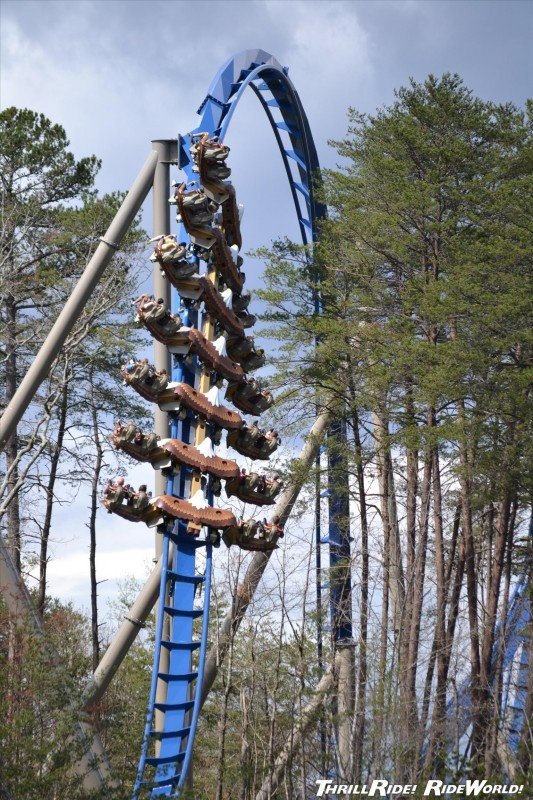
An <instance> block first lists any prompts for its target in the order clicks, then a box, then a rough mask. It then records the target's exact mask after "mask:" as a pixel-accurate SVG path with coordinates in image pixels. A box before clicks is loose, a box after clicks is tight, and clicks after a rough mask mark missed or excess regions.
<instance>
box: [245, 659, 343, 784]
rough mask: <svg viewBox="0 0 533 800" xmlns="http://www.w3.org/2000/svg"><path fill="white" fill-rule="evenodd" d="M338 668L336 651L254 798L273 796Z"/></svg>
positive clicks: (332, 684)
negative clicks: (333, 658) (331, 662)
mask: <svg viewBox="0 0 533 800" xmlns="http://www.w3.org/2000/svg"><path fill="white" fill-rule="evenodd" d="M339 668H340V656H339V653H337V655H336V657H335V660H334V662H333V664H331V665H330V666H329V667H328V669H327V670H326V672H325V673H324V674H323V675H322V677H321V679H320V681H319V683H318V686H317V687H316V689H315V693H314V695H313V697H312V699H311V700H310V701H309V703H308V704H307V705H306V706H305V708H304V709H303V711H302V716H301V719H300V722H299V724H298V725H296V727H295V730H294V732H293V734H292V736H291V737H290V739H289V741H288V742H287V744H286V745H285V747H284V748H283V749H282V750H281V752H280V754H279V755H278V757H277V758H276V760H275V762H274V765H273V766H272V771H271V772H270V774H269V775H268V776H267V778H265V780H264V781H263V784H262V786H261V788H260V789H259V791H258V792H257V794H256V796H255V798H254V800H269V798H271V797H273V795H274V792H275V791H276V789H277V788H278V786H279V785H280V783H281V781H282V780H283V776H284V775H285V770H286V769H287V767H288V765H289V764H290V763H291V761H292V759H293V756H294V753H295V752H296V751H297V750H298V749H300V748H301V746H302V743H303V740H304V737H305V735H306V733H307V731H308V730H309V729H310V728H311V726H312V725H313V723H316V719H317V712H318V711H319V709H320V707H321V706H322V705H323V704H324V701H325V700H326V698H327V697H328V696H329V693H330V692H331V690H332V689H333V687H334V686H335V682H336V675H337V672H338V670H339Z"/></svg>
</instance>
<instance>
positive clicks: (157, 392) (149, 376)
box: [120, 358, 176, 404]
mask: <svg viewBox="0 0 533 800" xmlns="http://www.w3.org/2000/svg"><path fill="white" fill-rule="evenodd" d="M120 372H121V375H122V378H123V379H124V383H127V384H128V385H129V386H132V387H133V389H135V391H136V392H138V394H140V395H141V397H144V399H145V400H148V402H149V403H157V404H159V403H164V402H170V401H171V400H172V399H173V398H174V392H173V390H172V386H175V385H176V384H170V383H169V377H168V374H167V371H166V369H161V370H156V368H155V367H153V366H152V365H151V364H150V363H149V362H148V359H147V358H143V359H142V361H130V362H129V363H128V364H124V366H123V367H121V370H120Z"/></svg>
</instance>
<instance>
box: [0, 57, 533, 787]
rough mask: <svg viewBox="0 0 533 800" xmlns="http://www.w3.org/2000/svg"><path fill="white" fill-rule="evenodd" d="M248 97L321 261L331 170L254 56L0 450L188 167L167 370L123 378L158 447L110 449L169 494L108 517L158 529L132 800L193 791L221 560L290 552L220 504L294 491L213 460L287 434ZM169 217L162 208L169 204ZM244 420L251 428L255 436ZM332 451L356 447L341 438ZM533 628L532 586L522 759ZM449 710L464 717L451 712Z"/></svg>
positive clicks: (228, 83)
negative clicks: (254, 198)
mask: <svg viewBox="0 0 533 800" xmlns="http://www.w3.org/2000/svg"><path fill="white" fill-rule="evenodd" d="M247 88H249V89H250V90H251V91H252V92H253V93H254V94H255V95H256V97H257V99H258V101H259V103H260V105H261V107H262V109H263V111H264V112H265V114H266V116H267V119H268V121H269V123H270V126H271V128H272V131H273V134H274V137H275V139H276V142H277V145H278V148H279V152H280V155H281V159H282V161H283V165H284V168H285V171H286V175H287V179H288V184H289V188H290V192H291V195H292V199H293V202H294V207H295V211H296V217H297V220H298V225H299V229H300V234H301V239H302V242H303V244H304V245H309V244H311V243H313V242H314V241H315V240H316V237H317V231H318V223H319V222H320V220H321V219H323V218H324V216H325V213H326V210H325V208H324V206H323V205H322V204H321V203H320V202H319V201H318V200H317V198H316V196H315V190H314V180H315V179H316V177H317V176H318V174H319V163H318V158H317V153H316V148H315V145H314V142H313V138H312V135H311V131H310V128H309V124H308V121H307V117H306V115H305V112H304V110H303V107H302V104H301V101H300V98H299V96H298V94H297V92H296V90H295V88H294V86H293V84H292V82H291V80H290V79H289V77H288V69H287V68H286V67H282V66H281V65H280V64H279V63H278V62H277V61H276V59H275V58H274V57H273V56H271V55H270V54H268V53H266V52H264V51H262V50H246V51H243V52H241V53H239V54H237V55H235V56H233V57H232V58H230V59H229V60H228V61H227V63H226V64H224V65H223V66H222V67H221V69H220V70H219V71H218V73H217V74H216V76H215V78H214V80H213V82H212V83H211V85H210V87H209V90H208V93H207V95H206V97H205V99H204V101H203V102H202V104H201V106H200V108H199V110H198V113H199V116H200V121H199V124H198V126H197V127H196V128H195V130H193V131H191V132H189V133H187V134H184V135H180V136H179V137H178V139H177V140H176V141H175V142H174V143H172V145H171V146H170V147H168V148H167V150H166V151H165V152H166V157H165V158H163V159H162V158H160V154H161V150H160V151H159V153H158V151H157V148H156V149H155V154H156V155H155V157H154V154H153V153H152V154H151V156H150V158H149V159H148V161H147V163H146V165H145V167H144V168H143V171H142V172H141V174H140V175H139V178H138V179H137V182H136V184H135V185H134V187H132V190H131V192H130V194H129V195H128V198H127V199H126V201H125V204H124V205H123V208H122V209H121V211H120V212H119V215H117V218H116V219H115V222H114V223H113V224H112V226H111V228H110V229H109V231H108V232H107V234H106V236H105V237H104V238H103V239H102V240H101V244H100V246H99V248H98V250H97V251H96V253H95V256H93V259H92V260H91V262H90V264H89V266H88V268H87V270H86V273H85V275H84V277H83V278H82V280H81V281H80V285H79V286H78V288H77V289H76V291H75V292H74V293H73V296H72V297H71V298H70V300H69V301H68V303H67V306H66V307H65V309H64V312H62V315H60V318H59V320H58V322H57V323H56V325H55V326H54V328H53V329H52V331H51V334H50V336H49V340H47V349H46V346H45V348H43V349H45V350H46V352H45V353H44V354H40V356H39V357H38V359H37V360H36V363H35V364H34V365H33V367H32V368H31V369H30V370H29V372H28V375H27V376H26V378H25V379H24V381H23V384H22V385H21V387H20V390H19V395H18V398H15V406H16V408H13V409H12V408H8V409H6V413H5V414H4V418H3V420H2V424H3V425H4V427H3V429H2V432H1V438H2V439H5V438H6V431H7V432H9V429H10V426H13V424H15V425H16V422H17V421H18V419H20V417H21V415H22V413H23V412H24V409H25V407H26V406H27V402H26V398H28V397H29V398H31V396H32V393H33V392H34V391H35V390H36V388H37V386H38V385H39V383H40V381H41V380H42V377H43V376H44V374H46V371H47V369H48V368H49V366H50V363H51V359H53V357H54V356H55V354H57V352H58V350H59V348H60V347H61V344H62V341H64V338H65V337H66V335H68V332H69V330H70V328H69V326H70V327H71V326H72V324H73V319H75V315H76V310H77V309H79V308H80V307H83V304H84V303H85V302H86V301H87V299H88V297H89V296H90V294H91V292H92V290H93V288H94V286H95V284H96V282H97V280H98V278H99V276H100V275H101V273H102V271H103V269H104V268H105V266H106V264H107V263H108V261H109V260H110V258H111V257H112V254H113V252H114V250H116V249H117V247H118V245H119V243H120V240H121V238H122V236H123V234H124V232H125V231H126V230H127V227H128V226H129V224H131V221H132V219H133V218H134V216H135V214H136V213H137V211H138V209H139V207H140V205H141V203H142V202H143V200H144V197H145V196H146V194H147V192H148V191H149V190H150V188H151V187H152V183H154V191H155V182H154V175H157V170H158V169H161V168H162V169H163V173H164V174H163V180H162V181H161V180H160V181H159V189H161V186H162V187H163V188H164V187H165V175H167V176H168V169H169V166H170V164H175V165H176V166H177V167H178V168H179V169H180V170H181V171H182V174H183V177H182V179H181V180H180V181H179V182H177V183H176V184H175V190H174V191H173V193H172V195H171V197H170V199H168V197H166V198H164V202H169V203H170V204H171V205H174V206H175V207H176V211H177V216H176V220H177V222H178V223H179V228H178V232H177V234H172V233H171V232H170V231H169V230H158V231H155V234H156V235H155V236H154V240H153V241H154V245H155V249H154V253H153V256H152V260H153V262H154V265H155V270H156V275H158V278H157V279H156V282H155V289H154V294H153V295H148V294H144V295H141V296H140V297H139V298H137V300H135V301H134V302H135V313H136V315H137V320H138V322H139V324H140V325H143V326H144V327H145V328H146V329H147V331H148V332H149V333H150V334H151V335H152V337H153V338H154V340H155V342H156V364H155V365H152V364H150V363H149V362H148V360H147V359H142V360H138V361H134V360H132V361H131V362H129V363H127V364H124V365H123V366H122V377H123V379H124V383H125V385H126V388H125V391H136V392H138V393H139V394H140V395H141V396H142V397H144V398H145V399H146V400H148V401H149V402H151V403H153V404H154V405H155V407H156V410H157V414H156V431H153V432H143V431H142V430H140V429H139V428H138V427H137V426H136V425H135V424H134V423H132V422H126V423H122V422H119V423H117V425H116V426H115V429H114V431H113V433H112V438H113V442H114V444H115V446H116V447H117V449H121V450H122V451H124V452H126V453H128V454H129V455H130V456H132V457H133V458H134V459H136V460H137V461H140V462H144V463H146V465H147V469H148V467H151V468H153V469H154V470H155V471H156V474H157V475H158V476H159V477H158V483H156V486H157V485H159V487H161V486H163V487H164V490H163V491H156V496H155V497H153V496H152V495H151V493H150V492H148V490H147V484H148V483H150V480H149V476H147V484H146V485H142V486H140V487H139V489H138V490H134V489H133V488H132V487H131V486H129V485H128V484H127V483H126V482H125V481H124V479H118V480H115V481H112V482H110V483H109V485H108V486H107V487H106V488H105V492H104V497H103V500H102V502H103V504H104V506H105V507H106V509H107V510H108V511H109V512H110V513H115V514H118V515H119V516H121V517H123V518H124V519H126V520H129V521H132V522H142V523H145V524H146V525H148V526H149V527H152V528H154V529H155V530H156V531H157V537H158V538H159V540H160V542H161V557H160V572H159V573H158V575H159V578H158V580H159V589H158V593H157V596H158V600H157V617H156V635H155V647H154V659H153V667H152V678H151V685H150V691H149V700H148V708H147V714H146V723H145V730H144V737H143V744H142V749H141V756H140V760H139V766H138V771H137V776H136V779H135V785H134V789H133V794H132V800H141V798H148V797H149V798H158V797H176V798H177V797H179V796H180V795H181V794H182V790H183V787H184V786H185V784H186V781H187V776H188V774H189V770H190V767H191V760H192V754H193V747H194V740H195V733H196V728H197V724H198V718H199V714H200V709H201V703H202V688H203V678H204V668H205V661H206V651H207V637H208V625H209V598H210V585H211V574H212V563H213V549H214V548H215V549H216V548H217V547H218V546H220V543H221V540H223V541H224V543H225V544H226V545H227V546H238V547H240V548H242V549H244V550H249V551H259V552H270V551H272V550H273V549H275V548H276V547H278V541H279V539H280V538H281V537H282V536H283V525H282V524H281V522H280V520H279V518H277V517H276V516H274V517H273V518H272V519H271V520H270V521H269V522H267V521H266V519H265V520H263V521H262V522H261V521H257V520H256V519H254V518H251V519H237V518H236V517H235V516H234V514H233V513H232V512H231V511H229V510H226V509H224V508H223V507H222V506H221V503H220V502H219V503H217V504H215V498H218V497H220V496H221V490H222V487H223V484H222V482H223V481H224V486H225V493H226V495H227V496H228V497H232V496H234V497H237V498H238V499H240V500H242V501H244V502H246V503H250V504H255V505H256V506H258V507H262V506H267V505H272V504H274V503H275V501H276V498H277V496H278V495H279V493H280V492H281V490H282V488H283V487H282V482H281V480H280V479H279V477H278V476H277V475H276V474H275V473H273V472H272V471H271V472H270V473H268V474H263V473H262V472H260V471H256V470H255V469H254V470H253V471H252V472H250V473H246V472H245V471H244V470H242V469H241V468H240V467H239V466H238V464H237V463H236V461H234V460H232V459H230V458H229V457H227V456H220V455H217V454H216V453H215V448H216V446H217V445H218V444H220V443H221V438H222V434H223V431H226V443H227V445H228V447H231V448H233V449H234V450H235V451H236V452H238V453H240V454H241V455H244V456H247V457H248V458H250V459H252V460H262V461H264V462H267V461H268V459H269V457H270V455H271V454H272V453H273V452H275V450H276V448H277V446H278V444H279V437H278V435H277V432H276V431H273V430H264V429H262V428H260V427H259V425H258V422H257V420H256V418H258V417H260V415H261V413H262V412H264V411H265V410H266V409H268V408H269V407H270V406H271V404H272V402H273V397H272V394H271V393H270V391H269V390H268V388H266V387H264V386H262V385H261V382H260V381H259V380H257V379H255V378H254V377H253V376H252V374H251V373H253V371H254V370H256V369H258V368H259V367H261V366H262V365H263V364H264V363H265V354H264V352H263V351H262V350H261V349H260V348H259V347H258V346H257V345H256V343H255V342H254V339H253V337H252V336H251V335H250V334H248V333H247V331H248V330H249V329H251V328H252V327H253V324H254V322H255V317H254V315H253V310H251V309H250V306H249V303H250V296H251V295H250V292H248V291H247V290H246V289H245V274H244V272H243V269H242V267H243V258H242V256H241V253H240V251H241V248H242V235H241V225H240V221H241V215H242V208H241V207H240V206H239V204H238V202H237V195H236V191H235V188H234V186H233V185H232V183H231V182H230V180H229V178H230V175H231V169H230V166H229V161H230V159H229V148H228V147H227V146H226V145H225V144H224V140H225V137H226V134H227V131H228V127H229V125H230V122H231V120H232V117H233V114H234V111H235V109H236V107H237V105H238V103H239V100H240V99H241V97H242V95H243V93H244V92H245V91H246V89H247ZM169 156H170V157H169ZM157 202H159V207H160V208H161V191H159V197H158V200H157ZM164 216H165V215H164V214H163V217H162V218H163V219H164ZM160 227H161V225H160ZM161 279H162V280H163V282H164V283H163V284H162V283H161ZM165 284H166V286H169V285H171V286H172V295H171V302H170V304H169V303H168V297H169V292H168V290H167V289H165V290H162V289H161V286H162V285H165ZM159 292H161V293H162V295H163V296H159ZM223 395H224V397H223ZM224 400H225V401H226V403H227V404H228V405H225V404H224ZM25 402H26V405H24V403H25ZM28 402H29V400H28ZM232 406H233V407H232ZM235 409H236V410H235ZM239 412H241V413H239ZM242 415H248V416H249V417H252V418H253V420H252V421H251V422H249V423H247V422H246V421H245V420H244V418H243V416H242ZM334 435H336V436H340V437H342V436H343V435H345V434H344V432H343V431H342V429H340V428H339V429H335V430H334ZM330 466H331V464H330ZM334 490H335V487H334V486H332V485H331V484H330V493H329V494H330V502H329V507H330V518H329V521H330V524H329V531H328V535H327V537H326V538H325V539H322V542H323V543H327V544H328V545H329V549H330V565H331V566H333V567H334V566H335V564H336V563H337V562H338V561H339V560H344V561H345V560H346V559H349V557H350V539H349V532H348V533H347V532H343V531H342V530H339V527H338V525H337V524H336V522H335V519H336V515H338V514H339V510H340V511H341V512H342V511H343V509H342V508H340V506H341V505H342V502H343V501H342V500H339V497H338V496H336V494H335V491H334ZM344 511H345V509H344ZM199 553H201V554H202V557H201V558H200V557H199ZM349 590H350V589H349V587H344V589H343V588H341V589H335V588H332V590H331V598H330V602H331V609H332V611H331V615H332V630H333V635H334V638H335V639H336V640H337V641H338V642H339V643H340V642H344V643H346V642H349V641H350V639H351V635H352V631H351V616H350V615H348V617H349V618H348V617H346V614H344V616H343V618H342V619H340V621H339V616H338V615H339V608H340V607H341V606H342V607H343V608H346V607H347V598H348V601H349ZM346 591H347V592H348V594H347V595H346ZM336 592H337V594H336ZM343 592H344V594H342V593H343ZM348 605H350V604H349V602H348ZM530 619H531V610H530V604H529V601H528V599H527V598H526V594H525V585H524V582H523V581H521V582H520V583H519V585H518V587H517V589H516V591H515V595H514V596H513V600H512V603H511V606H510V609H509V613H508V624H507V625H506V626H505V630H500V631H499V632H498V642H497V646H498V647H501V646H502V642H503V646H504V647H505V650H506V658H505V660H504V666H505V670H506V673H505V684H504V686H505V691H504V704H505V708H504V709H503V714H504V715H505V714H507V716H508V717H509V716H511V717H512V720H511V721H510V722H509V737H508V738H509V743H510V746H511V748H513V749H516V747H517V746H518V734H519V731H520V728H521V726H522V724H523V721H524V702H525V690H524V687H523V686H522V684H523V683H524V664H526V663H527V652H526V643H525V642H526V639H525V634H524V631H525V628H526V626H527V625H528V624H529V622H530ZM335 620H337V622H338V624H337V625H335ZM517 654H518V656H519V665H518V667H516V666H515V671H516V669H518V674H519V678H520V680H519V681H518V684H519V689H518V690H517V691H515V692H513V691H512V690H511V683H512V680H513V679H512V670H513V664H515V665H516V656H517ZM115 668H116V667H115ZM515 683H516V681H515ZM467 698H468V685H465V686H464V687H463V688H462V690H461V696H460V698H459V701H460V702H461V705H462V708H463V712H464V711H465V709H466V713H464V725H463V729H464V730H466V728H467V726H468V713H467V711H468V709H467V706H468V700H467ZM449 710H450V713H452V711H453V709H452V708H450V709H449Z"/></svg>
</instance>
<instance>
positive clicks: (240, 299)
mask: <svg viewBox="0 0 533 800" xmlns="http://www.w3.org/2000/svg"><path fill="white" fill-rule="evenodd" d="M251 299H252V293H251V292H243V293H242V294H240V295H236V296H234V297H233V310H234V312H235V313H236V314H244V313H245V312H246V309H247V308H248V306H249V305H250V300H251Z"/></svg>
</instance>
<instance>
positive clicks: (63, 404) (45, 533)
mask: <svg viewBox="0 0 533 800" xmlns="http://www.w3.org/2000/svg"><path fill="white" fill-rule="evenodd" d="M67 408H68V380H67V378H66V376H65V375H63V387H62V391H61V398H60V401H59V421H58V429H57V438H56V443H55V445H54V449H53V452H52V458H51V461H50V474H49V476H48V483H47V485H46V510H45V515H44V522H43V529H42V532H41V547H40V553H39V593H38V599H37V608H38V610H39V613H40V614H43V612H44V604H45V598H46V572H47V567H48V542H49V538H50V530H51V527H52V514H53V510H54V489H55V483H56V479H57V468H58V466H59V459H60V457H61V451H62V449H63V439H64V436H65V426H66V420H67Z"/></svg>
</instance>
